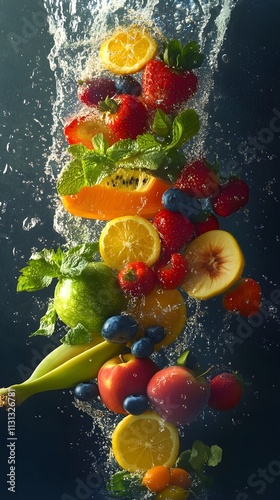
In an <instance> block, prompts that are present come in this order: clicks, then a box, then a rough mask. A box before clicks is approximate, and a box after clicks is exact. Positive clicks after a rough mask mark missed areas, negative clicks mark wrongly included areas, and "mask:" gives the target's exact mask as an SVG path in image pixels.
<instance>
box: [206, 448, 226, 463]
mask: <svg viewBox="0 0 280 500" xmlns="http://www.w3.org/2000/svg"><path fill="white" fill-rule="evenodd" d="M222 456H223V450H222V448H220V446H218V445H217V444H213V445H212V446H211V448H210V456H209V458H208V462H207V465H208V466H209V467H216V465H218V464H219V463H220V462H221V461H222Z"/></svg>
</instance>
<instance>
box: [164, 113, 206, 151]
mask: <svg viewBox="0 0 280 500" xmlns="http://www.w3.org/2000/svg"><path fill="white" fill-rule="evenodd" d="M199 127H200V126H199V118H198V114H197V113H196V111H195V110H194V109H186V110H185V111H183V112H182V113H180V114H179V115H177V116H176V118H175V119H174V122H173V126H172V141H171V143H170V144H169V145H168V146H166V147H165V149H166V151H168V150H169V149H171V148H180V147H181V146H182V145H183V144H185V143H186V142H188V141H189V140H190V139H191V138H192V137H193V136H194V135H196V134H197V133H198V132H199Z"/></svg>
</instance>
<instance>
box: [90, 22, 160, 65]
mask: <svg viewBox="0 0 280 500" xmlns="http://www.w3.org/2000/svg"><path fill="white" fill-rule="evenodd" d="M156 53H157V43H156V41H155V40H154V39H153V38H152V37H151V35H150V33H149V32H148V31H147V29H146V28H141V27H139V26H131V27H129V28H119V29H117V30H116V31H114V33H113V34H112V35H111V36H110V37H109V38H107V40H105V41H104V42H103V43H102V45H101V48H100V59H101V61H102V62H103V64H104V66H105V67H106V68H107V69H108V70H110V71H112V73H116V74H118V75H128V74H132V73H137V72H138V71H141V70H142V69H143V68H144V66H145V65H146V64H147V62H149V61H150V60H151V59H154V57H155V56H156Z"/></svg>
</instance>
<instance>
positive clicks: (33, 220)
mask: <svg viewBox="0 0 280 500" xmlns="http://www.w3.org/2000/svg"><path fill="white" fill-rule="evenodd" d="M38 222H40V219H39V217H30V218H29V217H26V218H25V219H24V221H23V223H22V229H24V231H30V229H32V228H33V227H35V226H36V224H38Z"/></svg>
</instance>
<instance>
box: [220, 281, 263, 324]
mask: <svg viewBox="0 0 280 500" xmlns="http://www.w3.org/2000/svg"><path fill="white" fill-rule="evenodd" d="M260 305H261V287H260V285H259V283H257V281H255V280H253V279H252V278H242V279H241V280H239V281H238V282H237V284H236V285H235V286H234V287H233V288H231V289H230V290H229V291H228V292H227V293H226V294H225V295H224V298H223V306H224V308H225V309H226V310H227V311H236V312H238V313H239V314H241V315H242V316H245V317H248V316H251V315H252V314H257V312H258V311H259V309H260Z"/></svg>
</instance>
